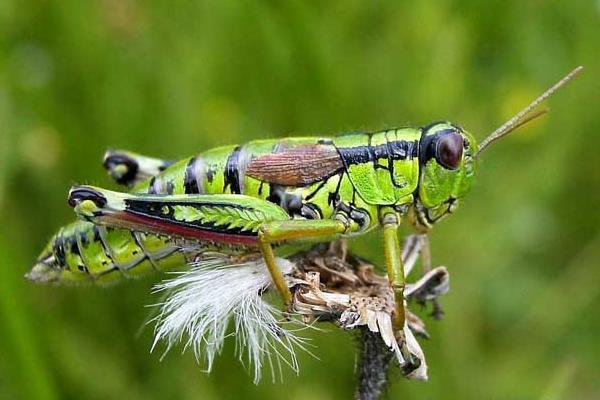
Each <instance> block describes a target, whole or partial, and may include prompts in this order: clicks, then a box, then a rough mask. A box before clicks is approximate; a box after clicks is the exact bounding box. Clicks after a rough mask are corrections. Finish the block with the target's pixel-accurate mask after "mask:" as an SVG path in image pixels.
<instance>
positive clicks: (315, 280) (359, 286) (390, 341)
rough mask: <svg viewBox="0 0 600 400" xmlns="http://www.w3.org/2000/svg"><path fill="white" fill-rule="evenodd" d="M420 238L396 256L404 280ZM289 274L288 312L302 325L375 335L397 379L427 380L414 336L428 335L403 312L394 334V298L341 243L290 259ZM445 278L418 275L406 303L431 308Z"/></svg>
mask: <svg viewBox="0 0 600 400" xmlns="http://www.w3.org/2000/svg"><path fill="white" fill-rule="evenodd" d="M421 243H422V241H421V238H420V237H418V236H409V237H408V238H407V240H406V243H405V246H404V248H405V251H404V253H403V254H402V258H403V262H404V265H405V269H406V274H407V276H408V274H409V273H410V272H411V271H412V270H413V269H414V266H415V264H416V260H417V258H418V255H419V252H420V249H421ZM292 262H293V264H294V265H295V271H294V273H293V274H292V275H291V278H290V282H289V284H290V286H291V287H293V289H294V301H293V311H294V312H296V313H298V314H300V315H301V316H302V318H303V319H304V322H307V323H309V322H311V321H314V320H319V321H331V322H333V323H335V324H337V325H338V326H340V327H341V328H344V329H354V328H358V327H366V328H367V329H368V330H369V331H371V332H374V333H378V334H379V336H380V337H381V339H382V341H383V342H384V343H385V345H386V346H387V348H388V349H389V351H393V352H394V353H395V356H396V358H397V360H398V362H399V364H400V367H401V371H402V373H403V374H404V375H405V376H406V377H407V378H409V379H420V380H426V379H427V364H426V362H425V356H424V354H423V351H422V350H421V347H420V345H419V343H418V342H417V340H416V338H415V335H416V336H420V337H422V338H427V337H429V335H428V334H427V331H426V329H425V324H424V323H423V321H422V320H421V319H420V318H419V317H418V316H417V315H415V314H413V313H412V312H410V311H409V310H407V319H406V324H405V326H404V329H403V331H402V332H394V329H393V325H392V320H393V316H394V296H393V292H392V290H391V288H390V286H389V284H388V281H387V279H385V278H384V277H381V276H379V275H377V274H376V273H375V270H374V267H373V265H372V264H370V263H368V262H367V261H365V260H363V259H361V258H358V257H356V256H354V255H352V254H349V253H348V252H347V249H346V244H345V242H343V241H338V242H334V243H332V244H330V245H318V246H315V247H314V248H313V249H311V250H310V251H307V252H304V253H300V254H298V255H296V256H294V258H293V259H292ZM448 289H449V274H448V271H447V270H446V268H445V267H437V268H434V269H432V270H430V271H424V272H423V273H422V276H421V277H420V278H419V279H418V280H416V281H415V282H414V283H410V284H408V285H407V286H406V289H405V298H406V300H407V302H409V303H413V302H414V303H417V304H421V305H425V304H426V302H432V303H433V304H434V306H433V307H434V312H435V313H437V312H439V309H438V308H437V303H435V300H436V298H437V297H438V296H440V295H443V294H445V293H447V292H448Z"/></svg>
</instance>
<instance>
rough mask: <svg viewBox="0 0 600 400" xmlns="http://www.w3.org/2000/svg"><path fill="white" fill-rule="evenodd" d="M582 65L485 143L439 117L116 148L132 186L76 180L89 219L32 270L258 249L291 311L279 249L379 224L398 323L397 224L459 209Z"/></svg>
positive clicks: (79, 210) (121, 175)
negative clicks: (489, 166)
mask: <svg viewBox="0 0 600 400" xmlns="http://www.w3.org/2000/svg"><path fill="white" fill-rule="evenodd" d="M580 70H581V67H578V68H576V69H574V70H573V71H571V72H570V73H569V74H568V75H566V76H565V77H564V78H562V79H561V80H560V81H558V82H557V83H556V84H555V85H554V86H552V87H551V88H550V89H548V90H547V91H546V92H544V93H543V94H542V95H541V96H540V97H538V98H537V99H535V100H534V101H533V102H532V103H531V104H529V105H528V106H527V107H526V108H525V109H523V110H522V111H520V112H519V113H517V114H516V115H515V116H514V117H513V118H511V119H510V120H508V121H507V122H506V123H504V124H503V125H502V126H500V127H499V128H498V129H496V130H495V131H494V132H493V133H492V134H490V135H489V136H488V137H487V138H486V139H485V140H483V141H482V142H481V143H480V144H479V145H477V141H476V139H475V137H474V136H473V135H471V134H470V133H469V132H467V131H466V130H464V129H463V128H462V127H460V126H458V125H456V124H453V123H450V122H445V121H442V122H434V123H431V124H429V125H426V126H423V127H420V128H397V129H389V130H384V131H380V132H374V133H351V134H346V135H341V136H336V137H331V138H328V137H299V138H287V139H277V140H256V141H251V142H249V143H246V144H244V145H232V146H224V147H219V148H215V149H212V150H208V151H206V152H204V153H202V154H200V155H196V156H192V157H188V158H185V159H183V160H180V161H177V162H171V161H164V160H158V159H153V158H149V157H145V156H140V155H137V154H134V153H129V152H125V151H109V152H108V153H107V154H106V156H105V159H104V166H105V167H106V168H107V169H108V171H109V173H110V175H111V176H112V177H113V179H114V180H115V181H116V182H118V183H120V184H124V185H127V186H128V187H129V188H130V190H129V191H128V192H114V191H109V190H106V189H101V188H97V187H92V186H75V187H73V188H72V189H71V190H70V192H69V196H68V203H69V205H71V206H72V207H73V208H74V210H75V212H76V214H77V215H78V217H79V218H80V220H81V221H78V222H75V223H73V224H71V225H68V226H66V227H64V228H62V229H61V230H60V231H59V232H58V234H56V235H55V236H54V237H53V238H52V240H51V241H50V243H49V244H48V245H47V246H46V248H45V249H44V251H43V252H42V254H41V255H40V257H39V259H38V262H37V264H36V265H35V266H34V268H33V269H32V271H31V272H30V273H29V274H28V277H29V278H31V279H33V280H42V281H74V280H84V279H88V278H92V279H94V280H97V281H109V280H114V279H118V278H120V277H121V276H128V275H137V274H140V273H142V272H144V271H146V270H151V269H164V268H170V267H175V266H181V265H184V264H187V263H189V262H191V260H192V259H194V258H195V257H199V256H202V254H206V253H210V252H220V253H225V254H230V255H234V254H240V255H244V254H248V253H260V254H261V255H262V258H263V260H264V264H265V265H266V267H267V268H268V271H269V273H270V276H271V278H272V281H273V284H274V285H275V287H276V289H277V291H278V293H279V295H280V296H281V299H282V300H283V302H284V304H285V305H286V306H289V305H290V303H291V301H292V294H291V292H290V289H289V288H288V286H287V284H286V280H285V278H284V275H283V273H282V271H281V270H280V268H279V266H278V263H277V260H276V257H275V251H274V248H275V250H277V251H279V250H278V248H280V247H281V246H282V245H285V244H294V243H301V242H303V241H307V240H312V241H324V242H326V241H332V240H334V239H336V238H339V237H347V236H356V235H362V234H364V233H366V232H368V231H370V230H372V229H375V228H381V229H382V230H383V251H384V255H385V264H386V270H387V277H388V279H389V283H390V285H391V287H392V288H393V292H394V298H395V302H396V312H395V327H396V328H398V329H400V328H401V327H403V326H404V323H405V310H404V293H403V291H404V288H405V272H404V268H403V265H402V261H401V246H400V240H399V237H398V228H399V227H400V224H401V223H403V222H404V221H406V222H407V223H409V224H411V225H412V226H413V227H414V228H415V229H416V230H417V231H418V232H419V233H421V234H426V233H427V232H428V231H429V230H430V229H431V228H432V226H433V225H435V224H436V223H438V222H439V221H440V220H442V219H443V218H444V217H445V216H447V215H449V214H452V213H453V212H454V211H455V210H456V209H457V207H458V205H459V202H460V200H461V199H462V198H463V197H464V196H465V195H466V193H467V192H468V191H469V189H470V188H471V186H472V184H473V181H474V178H475V175H476V171H477V161H478V158H479V156H480V155H481V154H482V152H483V151H484V150H485V149H486V148H487V147H488V146H489V145H490V144H491V143H493V142H495V141H496V140H498V139H500V138H502V137H504V136H506V135H507V134H509V133H510V132H512V131H514V130H515V129H517V128H519V127H520V126H522V125H524V124H525V123H527V122H529V121H531V120H533V119H535V118H537V117H539V116H540V115H542V114H543V113H545V112H546V111H547V110H541V111H538V112H535V111H534V109H535V108H536V107H537V106H538V105H539V104H540V103H541V102H542V101H544V100H545V99H546V98H548V97H549V96H550V95H552V94H553V93H554V92H555V91H556V90H557V89H558V88H559V87H561V86H563V85H564V84H565V83H566V82H568V81H569V80H570V79H572V78H573V77H574V76H575V75H576V74H577V73H578V72H579V71H580ZM426 251H428V250H426Z"/></svg>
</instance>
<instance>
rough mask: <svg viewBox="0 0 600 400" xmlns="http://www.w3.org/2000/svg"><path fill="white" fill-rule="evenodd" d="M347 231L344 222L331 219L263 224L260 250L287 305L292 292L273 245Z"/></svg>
mask: <svg viewBox="0 0 600 400" xmlns="http://www.w3.org/2000/svg"><path fill="white" fill-rule="evenodd" d="M345 231H346V225H345V224H344V223H343V222H341V221H336V220H331V219H325V220H296V221H295V220H291V221H273V222H267V223H265V224H264V225H262V226H261V228H260V230H259V232H258V239H259V245H260V250H261V251H262V254H263V257H264V259H265V263H266V264H267V268H268V269H269V273H270V274H271V279H273V283H274V284H275V287H276V288H277V291H278V292H279V294H280V296H281V299H282V300H283V302H284V303H285V305H286V306H289V305H290V304H291V302H292V293H291V292H290V289H289V288H288V286H287V284H286V282H285V278H284V276H283V274H282V273H281V270H280V269H279V267H278V266H277V262H276V261H275V255H274V253H273V247H272V246H271V245H272V244H273V243H277V242H283V241H288V240H298V239H310V238H321V237H328V236H331V237H334V236H335V235H338V234H341V233H344V232H345Z"/></svg>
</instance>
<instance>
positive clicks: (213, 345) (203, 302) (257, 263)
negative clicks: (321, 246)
mask: <svg viewBox="0 0 600 400" xmlns="http://www.w3.org/2000/svg"><path fill="white" fill-rule="evenodd" d="M277 261H278V265H279V267H280V268H281V270H282V271H283V272H284V273H289V272H290V271H291V269H292V265H291V263H290V262H289V261H287V260H285V259H278V260H277ZM270 284H271V278H270V276H269V273H268V270H267V268H266V266H265V264H264V262H263V261H262V259H260V258H259V259H253V260H249V261H244V262H241V263H235V264H232V261H231V259H229V258H227V257H213V258H210V259H206V260H202V261H199V262H197V263H195V264H194V268H192V269H191V270H189V271H185V272H179V273H177V276H176V277H175V278H173V279H170V280H166V281H163V282H161V283H160V284H159V285H157V286H156V287H155V292H165V293H166V300H165V301H164V302H163V303H160V304H158V306H159V307H160V311H159V315H158V316H157V317H156V318H154V319H153V321H154V322H156V328H155V337H154V343H153V345H152V350H154V349H155V347H156V346H157V344H158V343H159V342H161V341H165V342H166V350H165V354H166V353H167V352H168V351H169V350H170V349H171V348H172V347H173V346H174V345H175V344H177V343H184V350H186V349H188V348H190V347H191V348H192V349H193V351H194V354H195V356H196V359H197V360H198V361H199V362H201V363H203V365H205V368H206V371H207V372H209V371H210V370H211V368H212V366H213V362H214V359H215V356H216V355H218V354H219V353H220V352H221V350H222V348H223V342H224V340H225V338H226V337H227V336H229V335H228V328H229V326H230V323H231V322H232V320H233V326H234V330H233V332H231V333H230V335H232V336H234V337H235V338H236V354H237V355H238V357H239V359H240V361H241V362H242V363H244V364H245V365H248V367H250V368H251V369H252V370H253V373H254V382H255V383H257V382H258V381H260V378H261V371H262V367H263V366H264V364H265V363H266V364H268V365H269V366H270V367H271V368H270V370H271V374H272V378H273V380H276V375H275V373H276V372H277V371H279V376H281V364H282V363H285V364H287V365H289V366H290V367H291V368H292V370H294V371H295V372H296V373H298V371H299V368H298V361H297V358H296V353H295V348H301V349H304V350H305V347H304V346H305V344H306V343H305V339H303V338H301V337H299V336H297V335H296V334H294V333H293V332H292V331H290V330H288V329H285V328H284V325H283V324H282V323H281V321H282V320H283V317H282V315H281V311H279V310H278V309H277V308H275V307H274V306H272V305H270V304H268V303H267V302H266V301H265V300H263V298H262V296H261V294H262V293H263V292H264V291H265V290H266V289H267V288H268V287H269V285H270Z"/></svg>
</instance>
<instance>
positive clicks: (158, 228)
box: [101, 212, 258, 247]
mask: <svg viewBox="0 0 600 400" xmlns="http://www.w3.org/2000/svg"><path fill="white" fill-rule="evenodd" d="M101 220H102V221H103V222H104V223H106V224H107V225H111V226H119V227H122V228H126V229H131V230H138V231H142V232H148V231H149V232H156V233H162V234H165V235H175V236H181V237H186V238H193V239H198V240H200V241H211V242H216V243H224V244H233V245H241V246H249V247H255V246H258V236H250V235H236V234H232V233H221V232H212V231H209V230H205V229H202V228H200V227H197V228H196V227H191V226H185V225H178V224H176V223H173V222H169V221H162V220H160V219H157V218H152V217H146V216H142V215H137V214H133V213H130V212H117V213H115V214H113V215H110V216H109V215H106V216H104V217H101Z"/></svg>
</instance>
